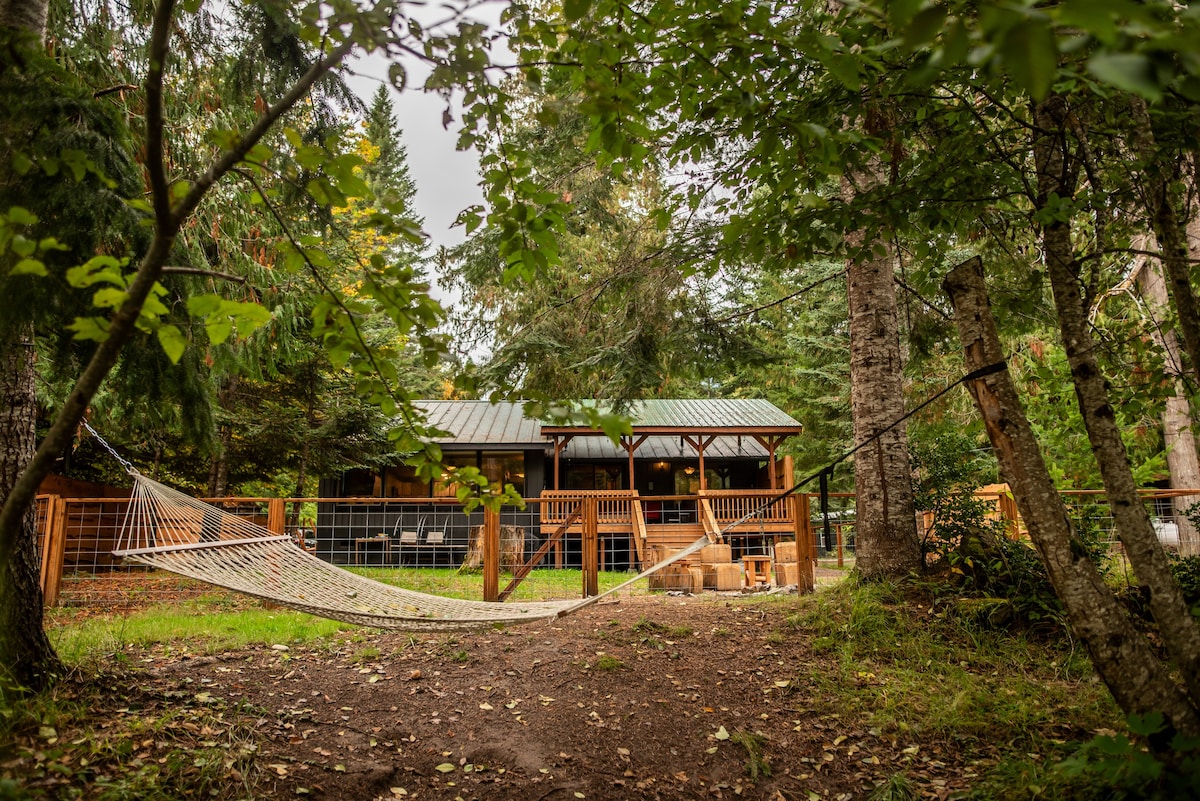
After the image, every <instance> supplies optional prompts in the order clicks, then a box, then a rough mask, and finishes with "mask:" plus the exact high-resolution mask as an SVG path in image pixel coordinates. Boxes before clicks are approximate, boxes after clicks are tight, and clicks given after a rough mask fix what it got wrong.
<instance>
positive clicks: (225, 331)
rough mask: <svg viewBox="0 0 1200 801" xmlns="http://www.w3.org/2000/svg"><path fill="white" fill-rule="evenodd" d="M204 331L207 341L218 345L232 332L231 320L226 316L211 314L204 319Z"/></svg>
mask: <svg viewBox="0 0 1200 801" xmlns="http://www.w3.org/2000/svg"><path fill="white" fill-rule="evenodd" d="M204 331H205V333H206V334H208V341H209V342H211V343H212V344H214V345H220V344H221V343H222V342H224V341H225V340H227V339H229V335H230V334H232V333H233V322H232V321H230V320H229V318H227V317H217V316H213V317H210V318H209V319H207V320H205V321H204Z"/></svg>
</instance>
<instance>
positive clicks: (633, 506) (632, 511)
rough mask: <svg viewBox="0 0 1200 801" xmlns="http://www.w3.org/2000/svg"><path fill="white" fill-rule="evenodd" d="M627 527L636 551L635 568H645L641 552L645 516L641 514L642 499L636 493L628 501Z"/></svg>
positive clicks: (644, 558)
mask: <svg viewBox="0 0 1200 801" xmlns="http://www.w3.org/2000/svg"><path fill="white" fill-rule="evenodd" d="M629 527H630V529H631V532H630V537H632V538H633V548H634V551H636V552H637V561H638V567H637V569H638V570H639V571H640V570H645V569H646V557H645V556H644V555H643V553H642V548H643V546H644V545H645V544H646V518H645V516H644V515H643V514H642V500H641V498H639V497H638V496H637V494H636V493H634V496H633V499H632V500H630V501H629Z"/></svg>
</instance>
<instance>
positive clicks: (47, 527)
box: [40, 495, 62, 595]
mask: <svg viewBox="0 0 1200 801" xmlns="http://www.w3.org/2000/svg"><path fill="white" fill-rule="evenodd" d="M61 503H62V496H60V495H50V496H47V497H46V511H45V513H44V515H43V517H42V554H41V557H42V559H41V577H40V578H41V587H42V594H43V595H45V593H46V574H47V573H48V572H49V570H50V546H51V544H52V543H53V542H54V538H53V537H51V536H50V532H52V531H53V530H54V521H55V519H56V517H57V515H58V507H59V505H60V504H61Z"/></svg>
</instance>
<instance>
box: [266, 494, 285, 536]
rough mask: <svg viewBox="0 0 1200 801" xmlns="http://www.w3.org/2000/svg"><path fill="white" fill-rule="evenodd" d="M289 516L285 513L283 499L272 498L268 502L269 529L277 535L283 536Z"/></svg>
mask: <svg viewBox="0 0 1200 801" xmlns="http://www.w3.org/2000/svg"><path fill="white" fill-rule="evenodd" d="M286 523H287V516H286V514H285V513H284V502H283V498H270V499H268V500H267V528H268V529H270V530H271V532H273V533H275V534H283V533H284V532H285V530H286V529H285V525H286Z"/></svg>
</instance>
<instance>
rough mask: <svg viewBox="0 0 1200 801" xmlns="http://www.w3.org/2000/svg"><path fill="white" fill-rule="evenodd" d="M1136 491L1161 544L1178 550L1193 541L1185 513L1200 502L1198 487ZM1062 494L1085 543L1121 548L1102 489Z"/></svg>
mask: <svg viewBox="0 0 1200 801" xmlns="http://www.w3.org/2000/svg"><path fill="white" fill-rule="evenodd" d="M1139 494H1140V495H1141V498H1142V502H1143V503H1144V504H1145V505H1146V511H1147V513H1148V514H1149V515H1150V524H1151V526H1153V528H1154V532H1155V534H1156V536H1157V537H1158V540H1159V542H1160V543H1162V545H1163V547H1165V548H1167V549H1168V550H1171V551H1179V550H1181V549H1186V547H1187V546H1189V544H1190V543H1195V541H1196V534H1195V531H1196V530H1195V527H1194V524H1193V523H1192V521H1191V520H1190V519H1189V514H1188V513H1189V511H1190V509H1191V507H1193V506H1196V505H1197V504H1200V490H1144V491H1142V492H1141V493H1139ZM1062 495H1063V501H1064V503H1066V506H1067V511H1068V514H1069V515H1070V517H1071V521H1072V523H1074V524H1075V529H1076V531H1078V532H1079V533H1080V535H1081V536H1082V537H1083V538H1084V540H1085V542H1095V543H1097V544H1099V545H1102V546H1108V547H1109V548H1110V549H1113V550H1118V551H1119V550H1120V548H1121V545H1120V538H1119V537H1118V534H1117V530H1116V525H1115V523H1114V522H1113V518H1112V512H1111V510H1110V509H1109V505H1108V499H1107V498H1106V497H1105V495H1104V494H1103V493H1102V492H1098V491H1074V492H1073V491H1068V492H1064V493H1063V494H1062Z"/></svg>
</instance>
